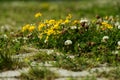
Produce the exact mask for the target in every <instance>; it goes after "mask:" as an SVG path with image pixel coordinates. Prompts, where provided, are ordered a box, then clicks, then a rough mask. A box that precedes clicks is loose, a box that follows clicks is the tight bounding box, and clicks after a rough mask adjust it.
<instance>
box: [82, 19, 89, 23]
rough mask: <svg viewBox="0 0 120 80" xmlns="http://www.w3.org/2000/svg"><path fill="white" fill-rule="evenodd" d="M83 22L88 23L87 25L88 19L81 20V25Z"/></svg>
mask: <svg viewBox="0 0 120 80" xmlns="http://www.w3.org/2000/svg"><path fill="white" fill-rule="evenodd" d="M83 22H86V23H87V22H88V20H87V19H81V20H80V23H83Z"/></svg>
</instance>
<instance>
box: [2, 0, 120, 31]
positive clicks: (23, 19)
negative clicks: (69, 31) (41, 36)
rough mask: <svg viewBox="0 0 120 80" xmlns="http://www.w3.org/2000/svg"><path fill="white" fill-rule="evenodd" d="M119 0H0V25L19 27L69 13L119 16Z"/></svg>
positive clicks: (92, 15)
mask: <svg viewBox="0 0 120 80" xmlns="http://www.w3.org/2000/svg"><path fill="white" fill-rule="evenodd" d="M119 4H120V0H0V27H5V26H7V27H11V28H12V30H14V29H15V30H16V29H20V28H21V27H22V26H23V25H25V24H27V23H35V22H36V19H35V18H34V14H35V13H37V12H41V13H42V14H43V16H42V17H41V18H40V19H60V18H64V17H65V16H66V15H67V14H69V13H71V14H72V15H73V19H81V18H89V19H93V18H95V16H96V15H99V16H102V17H103V16H120V5H119Z"/></svg>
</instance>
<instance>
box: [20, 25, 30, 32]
mask: <svg viewBox="0 0 120 80" xmlns="http://www.w3.org/2000/svg"><path fill="white" fill-rule="evenodd" d="M29 26H30V25H29V24H26V25H25V26H23V27H22V32H24V31H26V30H28V28H29Z"/></svg>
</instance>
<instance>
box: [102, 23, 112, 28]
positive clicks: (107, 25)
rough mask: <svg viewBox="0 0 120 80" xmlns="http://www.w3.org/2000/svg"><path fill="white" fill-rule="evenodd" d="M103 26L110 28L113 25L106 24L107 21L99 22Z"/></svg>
mask: <svg viewBox="0 0 120 80" xmlns="http://www.w3.org/2000/svg"><path fill="white" fill-rule="evenodd" d="M101 24H102V25H103V26H104V27H105V28H108V29H112V28H113V26H112V25H111V24H108V23H107V22H102V23H101Z"/></svg>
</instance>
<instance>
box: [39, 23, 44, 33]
mask: <svg viewBox="0 0 120 80" xmlns="http://www.w3.org/2000/svg"><path fill="white" fill-rule="evenodd" d="M44 26H45V24H44V23H41V24H39V25H38V30H39V31H41V30H42V28H43V27H44Z"/></svg>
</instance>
